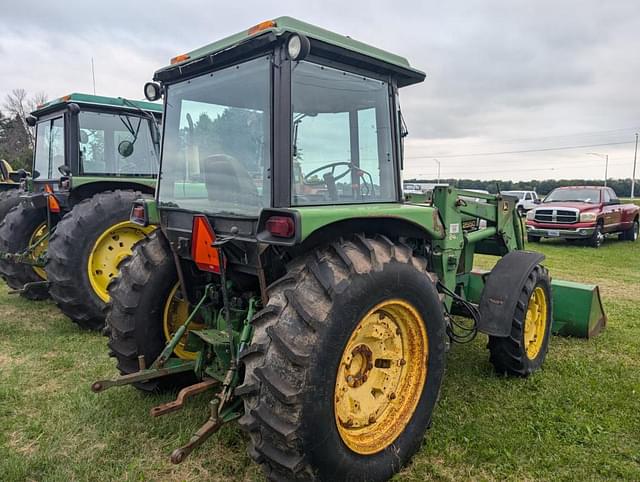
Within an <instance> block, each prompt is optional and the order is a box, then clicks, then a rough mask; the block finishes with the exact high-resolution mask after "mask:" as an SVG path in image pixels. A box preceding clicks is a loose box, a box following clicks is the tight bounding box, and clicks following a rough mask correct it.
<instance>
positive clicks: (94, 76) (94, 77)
mask: <svg viewBox="0 0 640 482" xmlns="http://www.w3.org/2000/svg"><path fill="white" fill-rule="evenodd" d="M91 77H93V95H96V70H95V68H94V66H93V57H91Z"/></svg>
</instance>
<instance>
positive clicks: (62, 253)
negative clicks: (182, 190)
mask: <svg viewBox="0 0 640 482" xmlns="http://www.w3.org/2000/svg"><path fill="white" fill-rule="evenodd" d="M142 196H143V194H142V193H140V192H135V191H120V190H116V191H107V192H102V193H98V194H95V195H94V196H93V197H91V198H88V199H85V200H84V201H82V202H80V203H79V204H77V205H76V206H74V208H73V209H72V210H71V211H70V212H69V213H67V214H66V215H65V216H64V218H62V220H61V221H60V222H59V223H58V225H57V226H56V230H55V232H54V233H53V235H52V236H51V239H50V241H49V255H48V257H47V264H46V266H45V269H46V271H47V277H48V279H49V282H50V287H49V291H50V293H51V297H52V298H53V300H54V301H55V302H56V304H57V305H58V307H59V308H60V310H62V312H63V313H64V314H65V315H67V316H68V317H69V318H71V320H73V321H74V322H75V323H77V324H78V325H79V326H80V327H81V328H85V329H90V330H100V329H101V328H102V327H103V326H104V318H105V315H104V310H105V307H106V303H107V302H108V300H109V297H108V291H107V286H108V284H109V282H110V281H111V279H113V278H115V277H117V275H118V265H119V264H120V262H121V261H122V260H123V259H125V258H126V257H128V256H130V255H131V250H132V248H133V245H134V244H135V243H136V242H138V241H140V240H141V239H143V238H144V237H145V236H146V233H147V232H149V231H150V230H149V229H148V228H142V227H140V226H137V225H135V224H132V223H130V222H129V216H130V213H131V206H132V204H133V202H134V201H135V200H136V199H140V197H142Z"/></svg>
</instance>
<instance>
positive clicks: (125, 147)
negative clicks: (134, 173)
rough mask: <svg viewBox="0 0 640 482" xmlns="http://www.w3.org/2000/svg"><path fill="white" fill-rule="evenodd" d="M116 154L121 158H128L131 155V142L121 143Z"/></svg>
mask: <svg viewBox="0 0 640 482" xmlns="http://www.w3.org/2000/svg"><path fill="white" fill-rule="evenodd" d="M118 153H119V154H120V155H121V156H122V157H129V156H130V155H131V154H133V142H131V141H122V142H121V143H120V144H118Z"/></svg>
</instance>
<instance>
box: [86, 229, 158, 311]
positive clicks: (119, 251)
mask: <svg viewBox="0 0 640 482" xmlns="http://www.w3.org/2000/svg"><path fill="white" fill-rule="evenodd" d="M155 229H156V228H155V226H147V227H142V226H139V225H137V224H133V223H132V222H130V221H124V222H121V223H117V224H114V225H113V226H111V227H110V228H109V229H106V230H105V231H104V232H103V233H102V234H101V235H100V236H99V237H98V239H97V240H96V242H95V243H94V245H93V248H92V249H91V253H90V255H89V260H88V262H87V270H88V274H89V283H90V284H91V287H92V288H93V291H94V293H95V294H96V295H97V296H98V298H100V299H101V300H102V301H104V302H105V303H106V302H108V301H109V292H108V290H107V287H108V286H109V283H110V282H111V280H112V279H113V278H115V277H116V276H117V275H118V271H119V265H120V263H121V262H122V260H124V259H125V258H126V257H127V256H130V255H131V252H132V250H133V246H134V244H136V243H137V242H138V241H140V240H142V239H144V238H145V237H147V236H148V235H149V234H151V233H152V232H153V231H154V230H155Z"/></svg>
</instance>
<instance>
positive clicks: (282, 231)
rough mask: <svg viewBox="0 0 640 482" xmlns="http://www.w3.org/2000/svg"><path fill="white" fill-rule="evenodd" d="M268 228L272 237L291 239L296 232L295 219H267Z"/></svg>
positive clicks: (283, 217)
mask: <svg viewBox="0 0 640 482" xmlns="http://www.w3.org/2000/svg"><path fill="white" fill-rule="evenodd" d="M266 228H267V231H269V232H270V233H271V235H272V236H277V237H278V238H290V237H291V236H293V234H294V233H295V232H296V226H295V224H294V223H293V219H291V218H287V217H285V216H273V217H270V218H269V219H267V222H266Z"/></svg>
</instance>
